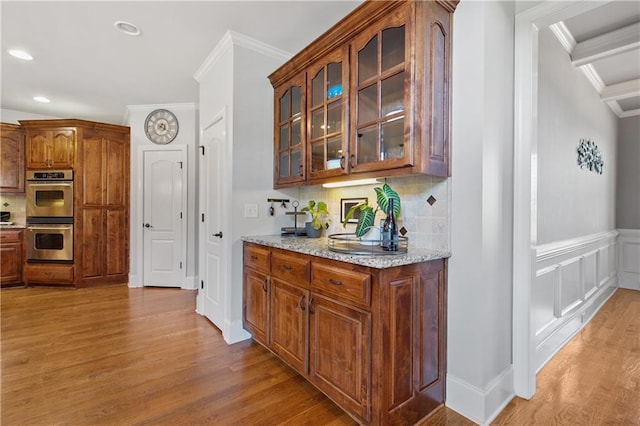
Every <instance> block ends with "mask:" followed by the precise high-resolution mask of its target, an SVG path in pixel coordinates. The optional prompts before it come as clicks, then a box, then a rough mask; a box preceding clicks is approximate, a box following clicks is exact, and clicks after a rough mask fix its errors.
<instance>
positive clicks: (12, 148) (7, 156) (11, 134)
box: [0, 123, 25, 193]
mask: <svg viewBox="0 0 640 426" xmlns="http://www.w3.org/2000/svg"><path fill="white" fill-rule="evenodd" d="M0 152H1V153H2V156H1V158H0V193H22V192H24V161H25V157H24V129H22V127H20V126H19V125H17V124H8V123H0Z"/></svg>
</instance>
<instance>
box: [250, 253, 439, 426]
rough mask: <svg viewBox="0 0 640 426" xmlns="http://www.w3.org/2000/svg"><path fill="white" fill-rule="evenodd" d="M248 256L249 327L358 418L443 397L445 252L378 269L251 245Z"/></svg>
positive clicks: (393, 416) (400, 413)
mask: <svg viewBox="0 0 640 426" xmlns="http://www.w3.org/2000/svg"><path fill="white" fill-rule="evenodd" d="M267 259H268V261H267ZM244 262H245V263H244V282H245V287H244V296H243V305H244V310H243V315H244V316H243V323H244V326H245V328H246V329H247V330H249V331H250V332H252V333H254V338H255V340H256V341H257V342H258V343H261V344H262V345H264V346H265V347H266V348H267V349H269V350H270V351H272V352H273V353H274V354H276V355H277V356H278V357H280V358H281V359H282V360H283V361H285V362H286V363H287V364H289V365H290V366H291V367H292V368H294V369H295V370H296V371H297V372H298V373H300V374H301V375H302V376H303V377H305V378H306V379H307V380H309V382H310V383H312V384H313V385H315V386H316V387H317V388H318V389H320V390H321V391H322V392H323V393H324V394H325V395H327V396H328V397H329V398H331V399H332V400H333V401H334V402H335V403H336V404H338V405H339V406H340V407H341V408H342V409H344V410H345V411H346V412H347V413H349V415H351V416H352V417H353V418H354V419H355V420H356V421H357V422H359V423H360V424H375V425H379V424H414V423H416V422H418V421H419V420H420V419H422V418H424V417H425V416H427V415H428V414H429V413H430V412H432V411H433V410H435V409H436V408H437V407H439V406H441V405H442V404H443V403H444V396H445V394H444V384H445V371H446V366H445V363H446V352H445V335H446V308H445V307H446V260H445V259H437V260H432V261H426V262H420V263H414V264H409V265H403V266H395V267H390V268H383V269H377V268H371V267H365V266H360V265H355V264H352V263H347V262H342V261H338V260H332V259H326V258H322V257H317V256H311V255H307V254H302V253H297V252H293V251H289V250H283V249H280V248H274V247H267V246H263V245H260V244H256V243H248V242H245V243H244ZM256 264H260V265H261V266H260V267H259V268H260V270H259V271H258V269H257V268H256ZM258 272H259V275H256V274H257V273H258ZM251 282H254V284H253V285H249V283H251ZM252 288H253V289H252ZM267 300H269V303H266V301H267ZM259 315H262V318H258V317H259ZM255 324H260V325H261V326H260V327H259V330H258V332H257V333H256V332H255V330H256V327H255ZM265 326H266V327H267V328H266V329H265ZM265 330H266V334H265Z"/></svg>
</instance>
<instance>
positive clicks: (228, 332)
mask: <svg viewBox="0 0 640 426" xmlns="http://www.w3.org/2000/svg"><path fill="white" fill-rule="evenodd" d="M224 329H225V331H223V332H222V337H223V338H224V341H225V342H227V344H228V345H232V344H234V343H238V342H242V341H243V340H247V339H251V337H252V336H251V334H250V333H249V332H248V331H247V330H245V329H244V328H243V327H242V320H237V321H232V322H228V321H225V327H224Z"/></svg>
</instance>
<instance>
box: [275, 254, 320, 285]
mask: <svg viewBox="0 0 640 426" xmlns="http://www.w3.org/2000/svg"><path fill="white" fill-rule="evenodd" d="M310 263H311V262H309V260H308V259H306V258H304V257H302V256H295V255H288V254H283V253H273V254H272V255H271V275H272V276H274V277H276V278H280V279H281V280H283V281H287V282H289V283H291V284H298V285H303V286H304V287H308V284H309V264H310Z"/></svg>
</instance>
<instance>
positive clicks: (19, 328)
mask: <svg viewBox="0 0 640 426" xmlns="http://www.w3.org/2000/svg"><path fill="white" fill-rule="evenodd" d="M195 297H196V292H193V291H184V290H178V289H160V288H144V289H128V288H127V287H125V286H118V287H104V288H92V289H78V290H72V289H60V288H28V289H24V288H16V289H3V290H2V291H1V292H0V302H1V304H0V309H1V319H2V324H1V326H2V328H1V331H2V341H1V344H2V346H1V355H2V360H1V368H2V372H1V380H2V381H1V394H0V397H1V406H0V408H1V413H0V423H1V424H2V425H3V426H10V425H50V424H71V425H96V424H104V425H130V424H153V425H183V424H198V425H204V424H215V425H228V424H242V425H249V424H261V425H275V424H285V425H301V424H305V425H353V424H355V423H354V422H353V421H352V420H351V419H350V418H349V417H348V416H347V415H346V414H344V413H343V412H342V411H341V410H340V409H339V408H338V407H337V406H336V405H334V404H333V403H332V402H331V401H330V400H328V399H327V398H325V397H324V396H323V395H322V394H321V393H320V392H318V391H317V390H315V389H314V388H313V387H312V386H311V385H310V384H308V383H307V382H306V381H305V380H303V379H302V378H301V377H300V376H299V375H297V374H296V373H294V372H293V370H291V369H290V368H288V367H287V366H286V365H284V364H283V363H282V362H281V361H279V360H278V359H277V358H275V357H274V356H273V355H271V354H270V353H269V352H268V351H267V350H266V349H264V348H263V347H261V346H260V345H257V344H255V343H252V342H251V341H245V342H240V343H237V344H235V345H231V346H228V345H227V344H226V343H225V342H224V340H223V339H222V336H221V334H220V332H219V330H218V329H217V328H215V327H214V326H213V325H212V324H211V323H210V322H209V321H207V320H206V319H204V318H203V317H201V316H199V315H197V314H195V312H194V307H195ZM639 321H640V292H636V293H634V292H631V291H625V290H619V291H618V292H617V293H616V295H614V297H613V298H612V299H611V300H610V301H609V302H608V303H607V305H605V307H603V308H602V310H601V311H600V313H599V314H598V315H597V316H596V318H594V319H593V321H592V322H591V324H590V325H589V326H587V327H586V328H585V329H584V330H583V331H582V332H581V333H580V334H579V335H578V336H576V338H575V339H574V340H573V341H572V342H571V343H569V345H567V347H565V349H566V348H569V349H568V353H567V354H565V349H563V350H562V351H561V352H560V353H559V355H558V356H557V357H556V358H554V360H552V361H551V362H550V363H549V364H547V366H546V367H545V369H544V370H543V371H542V372H541V373H540V375H539V376H538V386H539V390H538V393H537V394H536V396H535V397H534V399H532V400H531V401H530V402H526V401H518V400H514V401H512V402H511V403H510V404H509V406H508V407H507V408H506V409H505V411H504V412H503V413H502V414H501V415H500V416H499V417H498V419H497V420H496V424H502V425H506V424H510V425H521V424H541V425H548V424H567V425H568V424H572V425H573V424H640V423H633V421H634V419H635V420H638V419H640V408H639V407H638V405H640V403H639V401H640V396H639V392H640V360H639V356H640V355H639V354H640V345H639V342H638V340H639V339H640V324H638V322H639ZM576 341H577V342H578V343H575V342H576ZM594 345H595V346H598V348H597V349H596V350H595V351H594V350H593V346H594ZM588 349H591V350H590V351H589V350H588ZM588 352H589V353H590V354H589V353H588ZM563 357H564V358H563ZM570 357H575V358H573V359H578V360H580V362H575V361H571V360H570V359H569V358H570ZM563 359H564V360H563ZM556 360H558V361H556ZM634 361H635V363H634ZM547 370H549V371H547ZM554 381H555V382H559V383H555V384H554ZM545 383H549V384H545ZM537 398H538V399H537ZM592 412H593V413H592ZM585 413H586V414H585ZM616 413H617V414H616ZM585 419H586V421H585ZM600 420H602V421H603V422H602V423H597V422H598V421H600ZM594 421H595V422H594ZM625 422H626V423H625ZM421 424H422V425H430V426H433V425H455V426H467V425H473V423H472V422H470V421H469V420H468V419H466V418H464V417H462V416H460V415H458V414H457V413H455V412H453V411H452V410H449V409H446V408H443V409H440V410H438V411H437V412H436V413H435V414H434V415H433V416H431V417H430V418H429V419H428V420H427V421H425V422H423V423H421Z"/></svg>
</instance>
